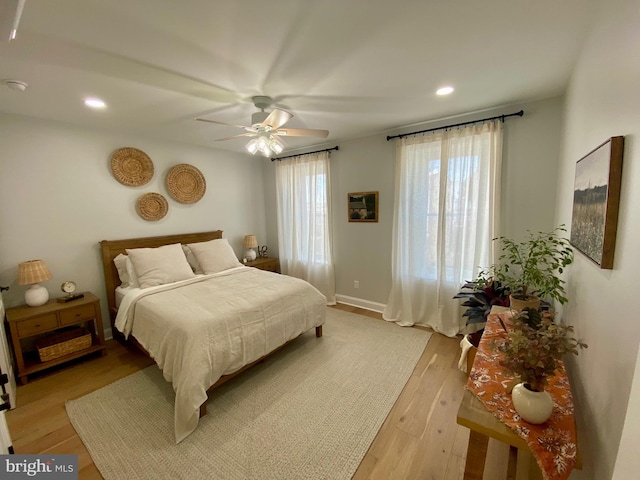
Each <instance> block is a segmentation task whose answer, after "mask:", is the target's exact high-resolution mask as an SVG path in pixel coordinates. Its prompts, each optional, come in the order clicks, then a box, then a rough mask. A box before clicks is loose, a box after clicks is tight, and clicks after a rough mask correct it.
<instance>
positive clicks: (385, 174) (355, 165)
mask: <svg viewBox="0 0 640 480" xmlns="http://www.w3.org/2000/svg"><path fill="white" fill-rule="evenodd" d="M563 105H564V104H563V98H562V97H556V98H551V99H546V100H541V101H536V102H528V103H522V104H517V105H510V106H508V107H503V108H496V109H493V110H488V111H485V112H481V113H477V114H473V115H466V116H459V117H456V118H450V119H446V120H441V121H433V122H427V123H423V124H420V125H414V126H412V127H410V128H404V129H402V130H397V131H394V132H390V133H389V134H397V133H406V132H412V131H417V130H422V129H427V128H433V127H438V126H442V125H449V124H452V123H459V122H464V121H469V120H475V119H479V118H486V117H491V116H494V115H501V114H503V113H512V112H516V111H518V110H520V109H524V111H525V114H524V116H523V117H514V118H510V119H507V120H506V122H505V124H504V142H503V143H504V152H503V179H502V186H503V196H502V200H503V201H502V218H501V221H502V226H503V228H502V233H503V234H505V235H508V236H523V235H524V234H525V233H526V230H527V229H530V230H533V231H537V230H550V229H552V228H553V227H554V226H555V225H554V209H555V200H556V180H555V172H556V169H557V165H558V159H559V154H560V140H561V125H562V112H563ZM386 136H387V133H380V134H377V135H372V136H369V137H364V138H359V139H353V140H348V141H342V142H336V143H337V144H338V145H339V146H340V150H339V151H337V152H336V151H333V152H331V182H332V185H331V186H332V197H331V199H332V207H333V219H332V220H333V223H332V225H333V235H334V255H335V263H336V269H335V271H336V292H337V294H338V300H339V301H347V302H349V303H354V304H356V305H360V306H364V307H365V308H371V309H374V310H375V309H378V310H381V309H382V308H383V307H384V304H386V302H387V299H388V296H389V292H390V290H391V245H392V229H393V195H394V182H395V142H394V141H387V139H386ZM336 143H332V144H328V145H327V146H328V147H333V146H335V145H336ZM274 170H275V165H273V164H272V163H271V162H268V164H265V193H266V195H267V197H266V203H267V219H268V221H267V224H268V231H269V242H270V244H272V245H276V244H277V228H276V225H277V224H276V219H277V216H276V208H275V190H271V188H272V187H271V186H270V185H272V184H273V182H275V174H274ZM362 191H378V192H379V203H380V204H379V222H378V223H349V222H348V219H347V194H348V193H349V192H362ZM270 248H271V247H270ZM354 280H358V281H359V282H360V288H359V289H356V288H354V286H353V282H354Z"/></svg>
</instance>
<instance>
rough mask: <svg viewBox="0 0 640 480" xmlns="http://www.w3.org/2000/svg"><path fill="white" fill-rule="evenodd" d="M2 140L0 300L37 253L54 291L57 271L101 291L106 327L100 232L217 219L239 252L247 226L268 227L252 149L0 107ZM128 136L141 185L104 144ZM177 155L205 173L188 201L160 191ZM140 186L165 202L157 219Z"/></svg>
mask: <svg viewBox="0 0 640 480" xmlns="http://www.w3.org/2000/svg"><path fill="white" fill-rule="evenodd" d="M0 145H1V148H0V284H1V285H10V286H11V290H10V291H9V292H8V293H5V295H4V298H5V303H6V305H7V306H13V305H16V304H20V303H23V298H24V291H25V289H26V287H24V286H18V285H16V284H15V278H16V272H17V265H18V263H19V262H22V261H25V260H30V259H35V258H42V259H43V260H45V261H46V263H47V265H48V267H49V269H50V270H51V272H52V274H53V279H52V280H50V281H48V282H45V283H43V285H44V286H45V287H47V288H48V290H49V293H50V295H51V297H55V296H60V295H62V292H61V291H60V290H59V287H60V284H61V283H62V281H64V280H74V281H75V282H76V283H77V284H78V289H79V290H80V291H84V290H89V291H92V292H94V293H95V294H96V295H98V296H99V297H100V298H101V299H102V309H103V317H104V321H105V327H107V326H108V323H109V322H108V320H107V319H108V318H109V317H108V316H107V315H106V313H107V308H106V296H105V287H104V282H103V271H102V263H101V259H100V250H99V245H98V242H99V241H100V240H115V239H119V238H132V237H142V236H155V235H166V234H173V233H187V232H200V231H207V230H216V229H222V230H224V236H225V237H226V238H228V239H229V241H230V243H231V245H232V246H233V247H234V249H235V251H236V253H237V254H238V256H239V257H242V238H243V236H244V235H245V234H248V233H255V234H256V235H257V236H258V239H261V238H264V237H265V236H266V233H265V220H264V212H265V210H264V192H263V180H262V167H261V165H260V160H259V159H256V158H254V157H250V156H249V155H241V154H233V153H229V152H225V151H221V150H215V149H208V148H203V147H194V146H188V145H183V144H177V143H169V142H162V141H157V140H147V139H143V138H140V137H138V136H132V135H126V134H122V133H110V132H105V131H96V130H87V129H82V128H77V127H70V126H67V125H64V124H60V123H54V122H45V121H40V120H36V119H31V118H25V117H18V116H12V115H0ZM126 146H129V147H136V148H139V149H141V150H142V151H144V152H145V153H147V155H149V157H150V158H151V160H152V161H153V163H154V167H155V173H154V177H153V179H152V180H151V182H150V183H148V184H147V185H144V186H141V187H127V186H125V185H122V184H120V183H119V182H118V181H117V180H116V179H115V178H114V177H113V175H112V173H111V170H110V167H109V165H110V157H111V154H112V153H113V151H114V150H116V149H118V148H120V147H126ZM178 163H188V164H191V165H194V166H195V167H197V168H198V169H199V170H200V171H201V172H202V173H203V175H204V177H205V179H206V182H207V190H206V194H205V195H204V197H203V198H202V199H201V200H200V201H199V202H197V203H195V204H190V205H187V204H180V203H178V202H176V201H175V200H173V199H172V198H171V196H170V195H169V193H168V192H167V189H166V187H165V184H164V179H165V176H166V174H167V172H168V170H169V169H170V168H171V167H172V166H174V165H176V164H178ZM147 192H158V193H161V194H162V195H164V196H165V197H166V198H167V200H168V202H169V211H168V214H167V215H166V216H165V217H164V218H163V219H161V220H159V221H157V222H149V221H146V220H143V219H142V218H140V217H139V216H138V214H137V213H136V210H135V202H136V199H137V198H138V197H139V196H140V195H142V194H143V193H147Z"/></svg>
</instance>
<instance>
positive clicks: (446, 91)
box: [436, 87, 453, 95]
mask: <svg viewBox="0 0 640 480" xmlns="http://www.w3.org/2000/svg"><path fill="white" fill-rule="evenodd" d="M452 92H453V87H442V88H439V89H438V90H436V95H449V94H450V93H452Z"/></svg>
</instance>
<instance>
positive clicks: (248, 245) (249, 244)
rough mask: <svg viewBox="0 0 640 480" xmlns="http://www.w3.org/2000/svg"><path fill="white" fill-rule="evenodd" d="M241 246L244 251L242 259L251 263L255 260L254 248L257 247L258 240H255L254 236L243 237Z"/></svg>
mask: <svg viewBox="0 0 640 480" xmlns="http://www.w3.org/2000/svg"><path fill="white" fill-rule="evenodd" d="M242 246H243V247H244V249H245V250H244V258H246V259H247V261H248V262H253V261H254V260H255V259H256V251H255V250H254V248H256V247H257V246H258V240H256V236H255V235H245V236H244V242H243V243H242Z"/></svg>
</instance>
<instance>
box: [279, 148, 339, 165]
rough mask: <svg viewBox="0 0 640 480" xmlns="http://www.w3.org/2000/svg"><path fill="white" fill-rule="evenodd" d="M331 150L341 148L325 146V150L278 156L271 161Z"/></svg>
mask: <svg viewBox="0 0 640 480" xmlns="http://www.w3.org/2000/svg"><path fill="white" fill-rule="evenodd" d="M331 150H340V147H339V146H337V145H336V146H335V147H333V148H325V149H324V150H316V151H315V152H307V153H296V154H295V155H287V156H286V157H278V158H272V159H271V161H272V162H273V161H275V160H278V161H280V160H284V159H285V158H291V157H300V156H302V155H313V154H314V153H322V152H330V151H331Z"/></svg>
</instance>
